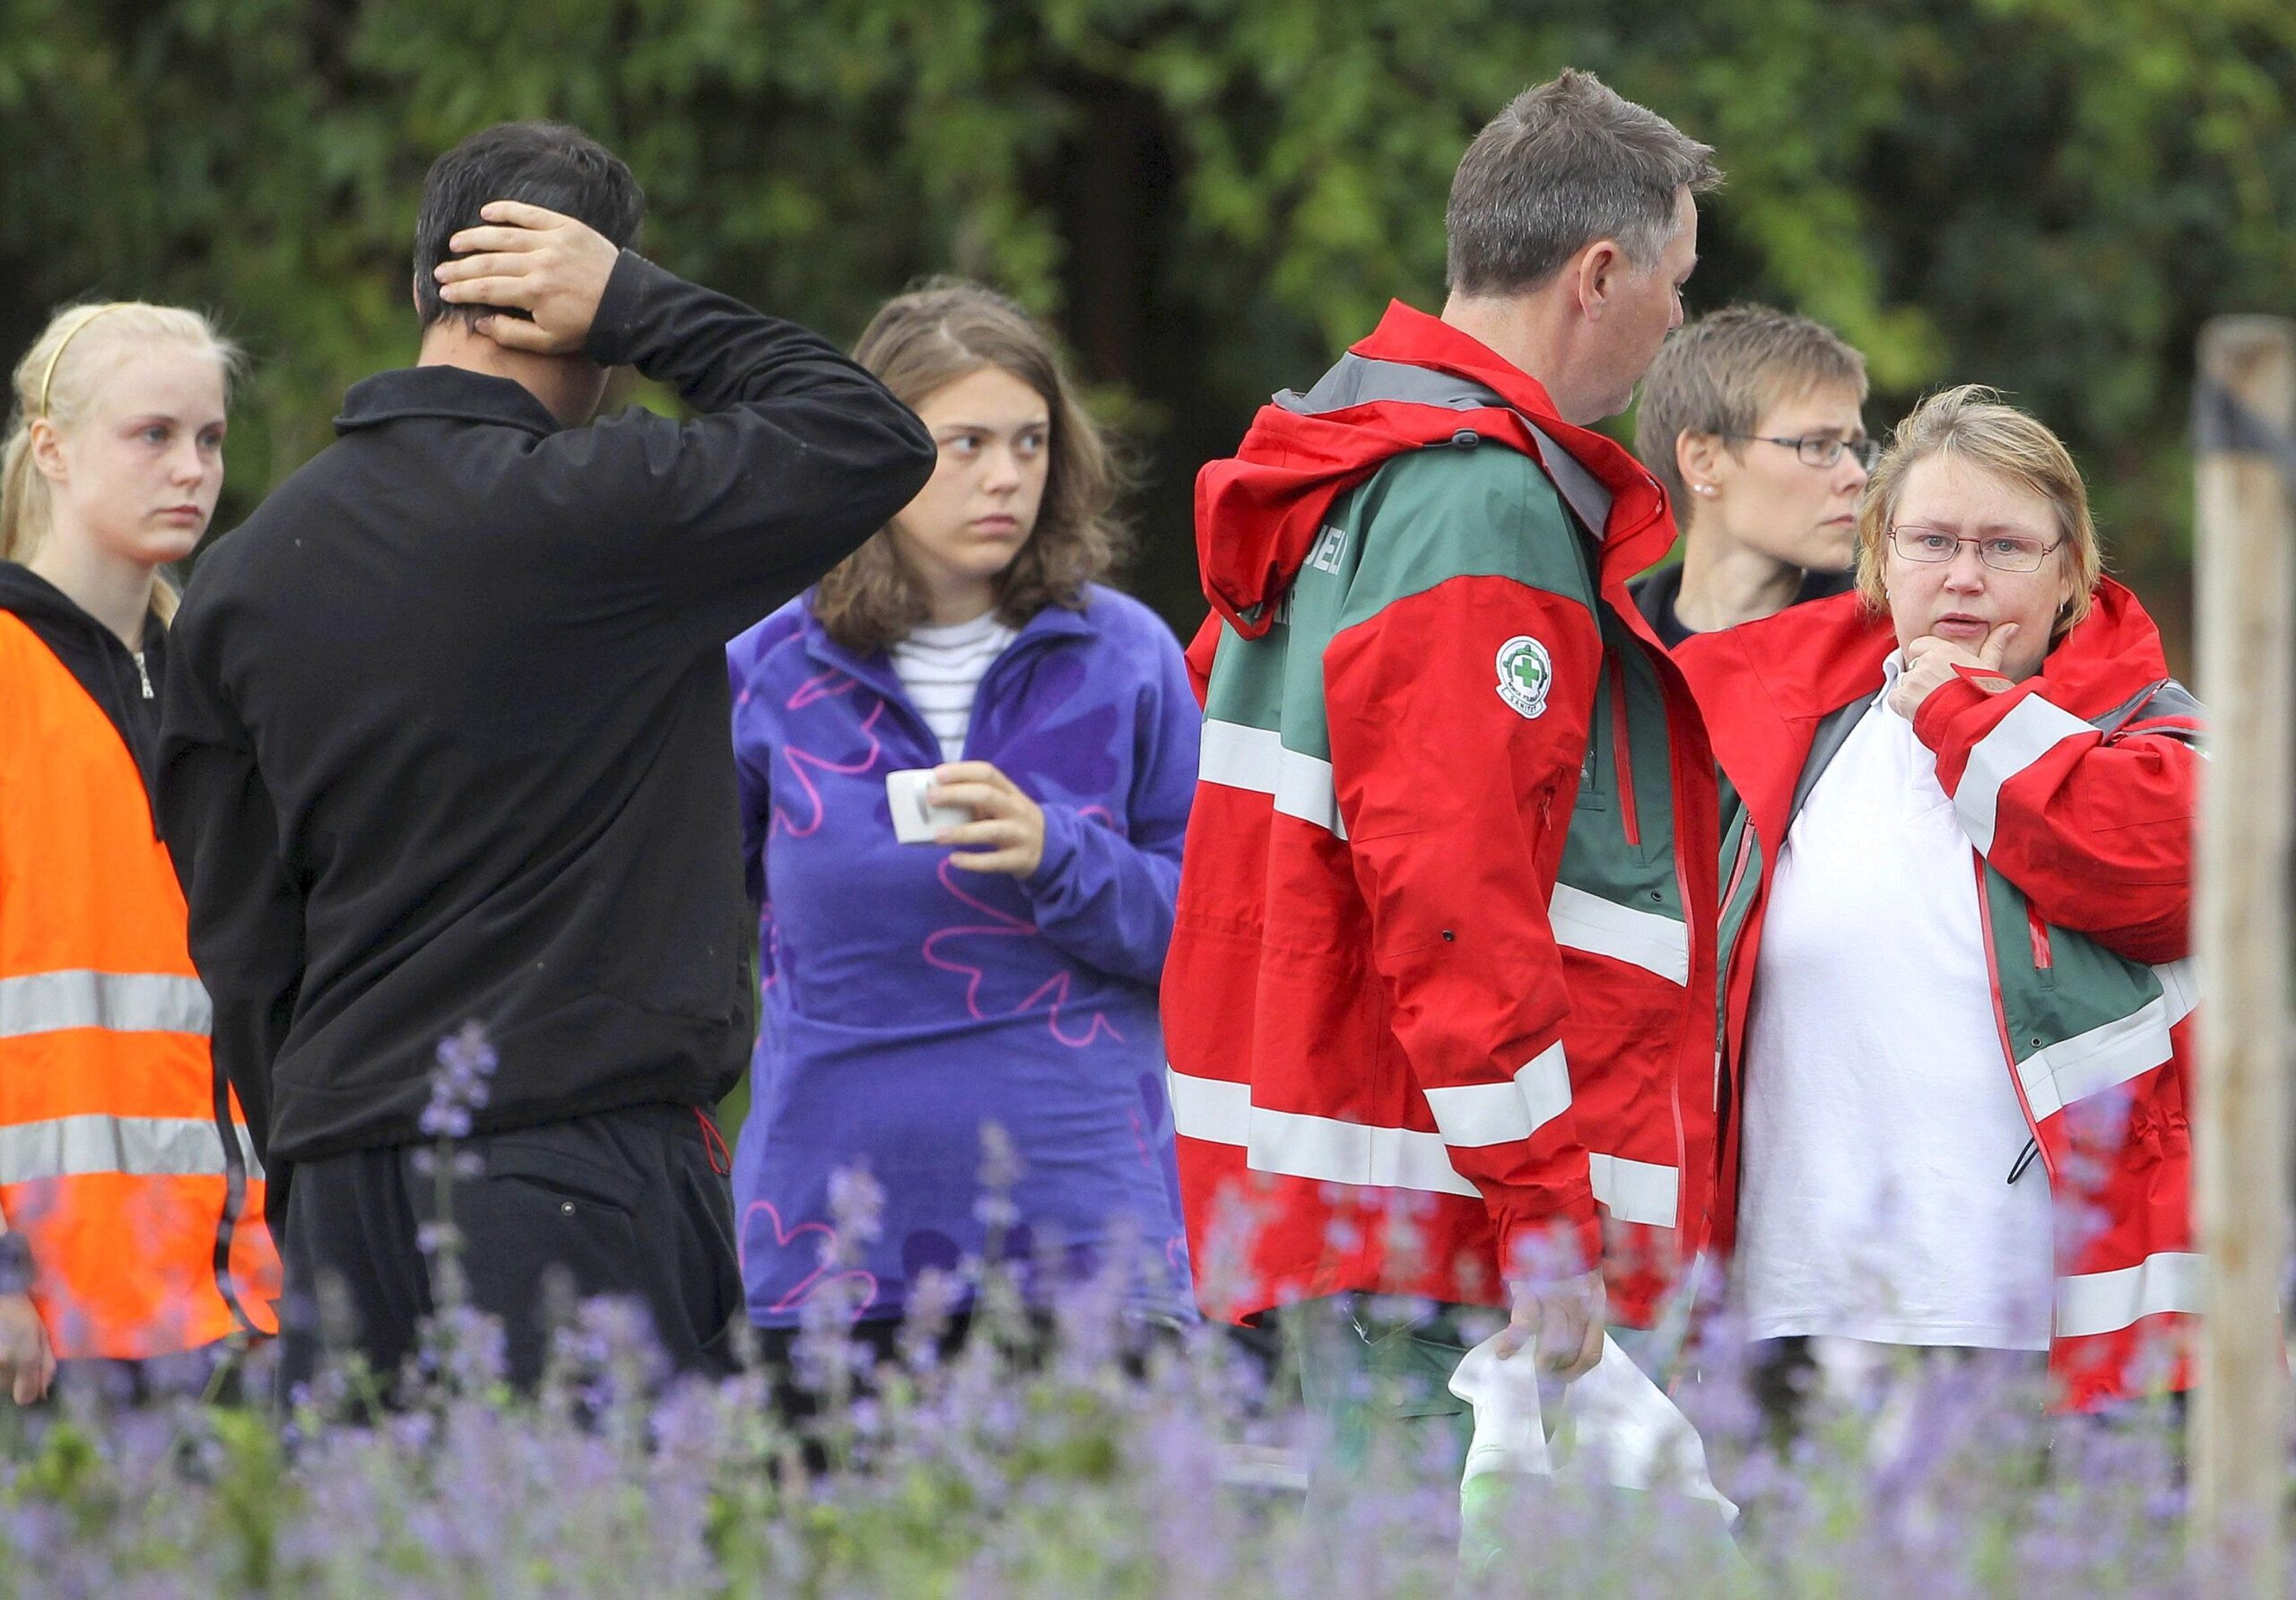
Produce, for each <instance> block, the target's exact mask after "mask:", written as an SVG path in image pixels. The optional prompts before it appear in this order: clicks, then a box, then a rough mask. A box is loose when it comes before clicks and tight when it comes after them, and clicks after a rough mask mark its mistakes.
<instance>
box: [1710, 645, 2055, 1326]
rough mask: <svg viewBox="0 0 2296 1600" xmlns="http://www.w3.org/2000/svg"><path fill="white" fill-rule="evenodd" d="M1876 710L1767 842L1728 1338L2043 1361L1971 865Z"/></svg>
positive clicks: (1944, 806) (2028, 1212)
mask: <svg viewBox="0 0 2296 1600" xmlns="http://www.w3.org/2000/svg"><path fill="white" fill-rule="evenodd" d="M1887 672H1888V677H1887V682H1886V683H1884V685H1883V691H1882V693H1883V698H1881V699H1879V700H1875V701H1874V705H1873V707H1872V709H1869V710H1867V711H1866V713H1865V715H1864V716H1863V717H1860V718H1859V719H1858V722H1857V726H1856V727H1854V728H1853V729H1851V730H1850V733H1849V736H1848V739H1847V740H1846V741H1845V742H1844V743H1842V746H1841V748H1840V749H1839V751H1838V752H1836V753H1835V755H1834V758H1833V760H1832V761H1831V763H1830V764H1829V765H1828V766H1827V767H1826V769H1825V771H1824V773H1823V775H1822V776H1821V777H1820V778H1819V779H1818V781H1817V783H1816V785H1815V786H1814V787H1813V788H1812V790H1811V792H1810V795H1809V798H1808V799H1807V801H1806V802H1805V804H1804V805H1803V808H1802V811H1801V813H1800V815H1798V816H1797V817H1796V818H1795V820H1794V823H1793V826H1792V827H1791V828H1790V829H1789V830H1787V836H1786V848H1785V849H1784V850H1783V851H1782V852H1781V853H1780V854H1779V859H1778V870H1777V874H1776V876H1775V878H1774V879H1773V880H1772V883H1771V888H1770V909H1769V910H1768V912H1767V913H1766V915H1765V920H1764V922H1763V926H1762V935H1761V955H1760V958H1759V959H1760V965H1759V966H1757V967H1756V969H1755V972H1754V989H1753V1002H1752V1015H1751V1017H1750V1019H1749V1022H1748V1025H1747V1030H1746V1065H1745V1073H1744V1083H1745V1108H1744V1117H1745V1122H1744V1146H1743V1148H1744V1165H1743V1168H1742V1172H1743V1178H1742V1183H1741V1189H1740V1200H1739V1210H1738V1218H1739V1221H1738V1253H1737V1261H1736V1274H1737V1283H1738V1295H1739V1300H1740V1303H1741V1304H1742V1305H1743V1306H1744V1309H1745V1312H1746V1315H1747V1318H1748V1327H1747V1335H1748V1336H1749V1337H1751V1338H1756V1339H1770V1338H1779V1337H1783V1336H1785V1335H1797V1334H1800V1335H1837V1336H1839V1337H1844V1338H1851V1339H1866V1340H1873V1341H1875V1342H1878V1343H1888V1344H1957V1345H1971V1346H1978V1347H1981V1348H1988V1349H2001V1350H2045V1349H2047V1348H2048V1335H2049V1317H2050V1311H2051V1307H2052V1282H2053V1277H2052V1264H2051V1252H2050V1239H2051V1231H2050V1213H2049V1202H2048V1178H2047V1176H2046V1175H2045V1173H2044V1172H2043V1170H2042V1169H2041V1166H2040V1163H2039V1161H2034V1162H2031V1163H2030V1164H2028V1165H2027V1166H2026V1168H2025V1170H2024V1171H2023V1172H2022V1173H2021V1174H2020V1175H2019V1177H2018V1178H2017V1181H2016V1182H2015V1183H2014V1184H2012V1183H2010V1182H2009V1181H2007V1180H2008V1178H2009V1174H2010V1171H2011V1170H2012V1169H2013V1168H2014V1167H2015V1166H2016V1165H2017V1164H2018V1161H2019V1158H2020V1157H2021V1155H2022V1154H2023V1152H2024V1150H2025V1146H2026V1143H2027V1140H2028V1139H2029V1137H2030V1130H2029V1129H2028V1128H2027V1126H2026V1124H2025V1118H2024V1114H2023V1112H2022V1110H2021V1109H2019V1106H2018V1103H2017V1096H2016V1091H2014V1089H2013V1088H2012V1087H2011V1084H2010V1079H2009V1069H2008V1067H2007V1065H2005V1062H2004V1059H2003V1055H2002V1045H2001V1033H2000V1029H1999V1027H1998V1025H1997V1024H1996V1021H1995V1018H1994V1009H1993V990H1992V984H1991V980H1990V978H1988V976H1987V966H1986V959H1985V935H1984V929H1983V926H1982V923H1981V921H1980V917H1981V916H1982V909H1981V902H1980V891H1979V885H1978V879H1977V872H1976V867H1975V858H1974V857H1973V855H1972V853H1971V851H1970V841H1969V838H1968V836H1967V835H1966V834H1964V833H1963V832H1962V831H1961V824H1960V822H1959V821H1958V820H1957V819H1956V818H1955V816H1954V813H1953V805H1952V800H1951V799H1950V798H1948V797H1947V796H1946V794H1945V791H1944V788H1943V787H1941V786H1940V785H1939V784H1938V782H1937V767H1936V759H1935V756H1933V755H1932V754H1931V753H1930V752H1929V750H1928V749H1927V747H1926V746H1925V745H1924V744H1923V743H1921V742H1920V740H1918V739H1917V738H1916V737H1915V736H1914V733H1913V726H1912V725H1911V724H1910V723H1909V722H1908V721H1907V720H1906V719H1905V718H1904V717H1900V716H1899V715H1898V714H1897V713H1896V712H1895V711H1892V710H1891V709H1890V708H1889V703H1888V698H1887V697H1888V693H1889V687H1888V685H1889V684H1890V683H1895V682H1896V681H1897V673H1898V662H1897V658H1896V657H1892V658H1891V661H1890V665H1889V667H1888V669H1887Z"/></svg>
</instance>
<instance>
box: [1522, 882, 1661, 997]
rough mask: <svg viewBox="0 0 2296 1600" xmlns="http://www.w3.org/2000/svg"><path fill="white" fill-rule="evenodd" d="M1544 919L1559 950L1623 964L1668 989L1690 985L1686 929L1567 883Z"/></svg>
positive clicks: (1559, 889) (1549, 904) (1559, 888)
mask: <svg viewBox="0 0 2296 1600" xmlns="http://www.w3.org/2000/svg"><path fill="white" fill-rule="evenodd" d="M1546 914H1547V921H1548V923H1549V924H1550V925H1551V926H1552V927H1553V929H1554V942H1555V943H1557V944H1561V945H1563V946H1565V947H1567V948H1569V949H1571V950H1583V951H1585V952H1587V953H1588V954H1590V955H1606V956H1609V957H1610V958H1611V959H1612V960H1613V961H1625V962H1627V963H1629V964H1630V965H1632V966H1636V967H1640V968H1641V969H1643V970H1645V971H1648V972H1656V973H1657V975H1658V976H1659V977H1661V978H1665V979H1666V980H1667V981H1668V982H1669V983H1680V984H1686V983H1688V982H1689V981H1690V929H1689V928H1688V927H1687V926H1684V925H1683V923H1680V922H1677V921H1676V920H1675V919H1674V918H1673V917H1662V916H1660V915H1659V914H1658V913H1657V912H1656V911H1638V910H1636V909H1634V908H1633V907H1632V906H1622V905H1619V904H1617V903H1616V902H1615V901H1612V900H1605V899H1604V898H1603V897H1602V896H1601V895H1599V894H1588V893H1587V891H1585V890H1583V889H1573V888H1571V887H1570V885H1569V884H1568V883H1557V884H1556V885H1555V886H1554V898H1553V899H1552V900H1549V901H1548V902H1547V909H1546Z"/></svg>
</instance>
